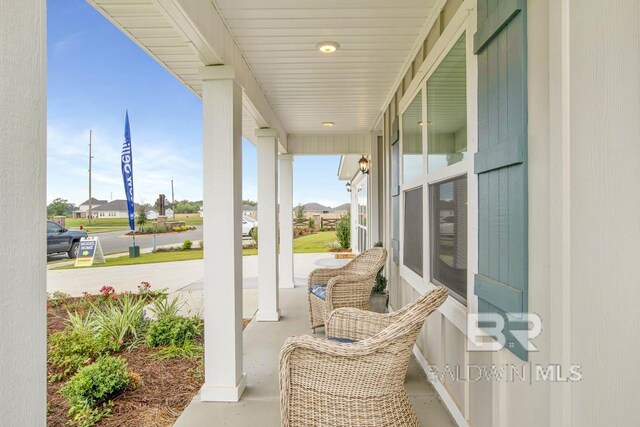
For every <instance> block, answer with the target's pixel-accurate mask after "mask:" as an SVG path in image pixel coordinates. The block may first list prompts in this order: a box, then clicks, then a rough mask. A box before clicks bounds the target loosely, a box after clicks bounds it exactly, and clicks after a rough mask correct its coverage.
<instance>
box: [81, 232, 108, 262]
mask: <svg viewBox="0 0 640 427" xmlns="http://www.w3.org/2000/svg"><path fill="white" fill-rule="evenodd" d="M94 263H96V264H104V263H105V260H104V254H103V253H102V246H100V239H98V238H97V237H84V238H82V239H81V240H80V246H79V247H78V256H77V258H76V265H75V266H76V267H91V266H92V265H93V264H94Z"/></svg>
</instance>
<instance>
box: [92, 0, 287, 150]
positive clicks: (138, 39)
mask: <svg viewBox="0 0 640 427" xmlns="http://www.w3.org/2000/svg"><path fill="white" fill-rule="evenodd" d="M86 1H87V3H89V4H90V5H91V6H93V7H94V8H95V9H96V10H97V11H98V12H99V13H101V14H102V15H103V16H104V17H105V18H106V19H107V20H109V21H110V22H111V23H112V24H113V25H115V26H116V27H117V28H118V29H120V30H121V31H122V32H123V33H124V34H125V35H127V36H128V37H129V38H130V39H131V40H133V41H134V42H135V43H136V44H137V45H138V46H140V47H141V48H142V49H143V50H144V51H145V52H147V53H148V54H149V56H151V57H152V58H154V59H155V60H156V61H157V62H158V63H160V65H162V66H163V67H164V68H165V69H166V70H167V71H168V72H169V73H171V74H172V75H173V76H175V77H176V78H177V79H178V80H180V81H181V82H182V83H184V85H185V86H187V88H188V89H189V90H191V91H192V92H193V93H195V94H196V95H197V96H199V97H202V82H201V80H200V77H199V75H198V68H199V67H201V66H207V65H222V64H224V65H232V66H233V67H234V68H235V70H236V72H237V81H238V83H239V84H240V85H241V86H242V88H243V89H244V90H243V135H244V136H245V137H246V138H247V139H249V140H250V141H251V142H254V143H255V129H256V128H261V127H270V128H272V129H275V130H276V131H277V132H278V136H279V142H280V147H279V148H280V151H281V152H286V149H287V131H286V129H285V128H284V127H283V126H282V124H281V122H280V120H279V118H278V117H277V115H276V113H275V112H274V110H273V108H272V106H271V104H270V103H269V101H268V99H267V98H266V96H265V94H264V92H263V90H262V88H261V87H260V84H259V83H258V81H257V80H256V78H255V76H254V74H253V71H252V70H251V69H250V67H249V65H248V64H247V61H246V60H245V58H244V56H243V54H242V52H241V50H240V48H239V47H238V45H237V44H236V42H235V39H234V38H233V36H232V34H231V33H230V32H229V29H228V28H227V26H226V24H225V23H224V21H223V19H222V18H221V16H220V14H219V13H218V11H217V9H216V8H215V6H214V4H213V3H212V2H211V0H86Z"/></svg>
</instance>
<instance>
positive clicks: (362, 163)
mask: <svg viewBox="0 0 640 427" xmlns="http://www.w3.org/2000/svg"><path fill="white" fill-rule="evenodd" d="M358 167H359V168H360V172H362V173H369V160H367V158H366V157H365V156H364V154H363V155H362V157H361V158H360V160H358Z"/></svg>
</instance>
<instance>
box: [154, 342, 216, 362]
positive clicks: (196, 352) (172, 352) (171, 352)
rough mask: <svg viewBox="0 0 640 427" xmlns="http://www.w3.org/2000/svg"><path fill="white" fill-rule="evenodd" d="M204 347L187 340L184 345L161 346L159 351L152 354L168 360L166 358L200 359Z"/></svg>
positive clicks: (157, 358) (156, 357)
mask: <svg viewBox="0 0 640 427" xmlns="http://www.w3.org/2000/svg"><path fill="white" fill-rule="evenodd" d="M203 355H204V347H203V346H202V345H200V344H196V343H193V342H191V341H187V342H185V343H184V344H182V345H173V344H171V345H167V346H164V347H160V348H159V349H158V351H157V352H156V353H154V354H152V355H151V358H152V359H156V360H166V359H174V358H179V359H198V358H201V357H203Z"/></svg>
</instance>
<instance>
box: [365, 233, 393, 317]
mask: <svg viewBox="0 0 640 427" xmlns="http://www.w3.org/2000/svg"><path fill="white" fill-rule="evenodd" d="M374 246H375V247H382V242H378V243H376V244H375V245H374ZM383 269H384V267H383V268H381V269H380V271H378V274H377V275H376V281H375V284H374V285H373V289H372V290H371V298H370V299H369V305H370V306H371V311H375V312H376V313H386V312H387V303H388V302H389V294H388V293H387V278H386V277H384V275H383V274H382V270H383Z"/></svg>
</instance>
